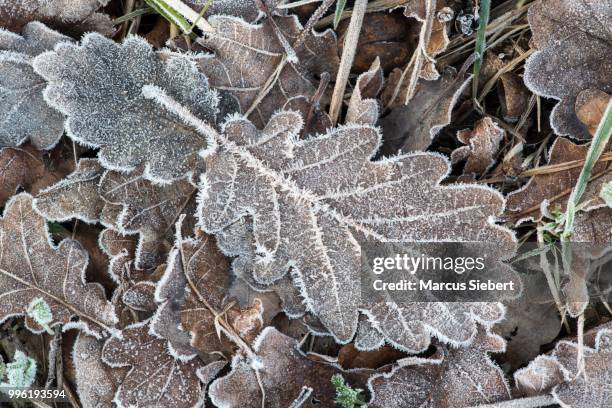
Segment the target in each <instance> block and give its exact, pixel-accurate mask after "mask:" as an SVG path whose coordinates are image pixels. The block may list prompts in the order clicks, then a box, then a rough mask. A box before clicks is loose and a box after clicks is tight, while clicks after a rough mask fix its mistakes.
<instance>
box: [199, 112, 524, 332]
mask: <svg viewBox="0 0 612 408" xmlns="http://www.w3.org/2000/svg"><path fill="white" fill-rule="evenodd" d="M300 128H301V118H300V116H299V115H298V114H296V113H292V112H280V113H277V114H276V115H274V116H273V117H272V119H271V120H270V122H269V123H268V125H267V126H266V128H265V129H264V130H263V131H262V132H260V131H258V130H257V129H256V128H255V127H254V125H253V124H252V123H250V122H249V121H248V120H246V119H244V118H240V117H234V118H232V119H230V120H229V121H228V122H226V123H225V126H224V134H223V135H219V134H217V135H215V136H214V137H216V138H218V140H219V146H220V147H219V150H218V151H217V152H216V153H215V154H213V155H210V156H208V157H207V158H206V168H207V171H206V174H205V175H203V177H202V181H201V185H200V189H201V193H200V202H201V206H200V209H199V217H200V223H201V225H202V227H203V229H204V230H205V231H206V232H208V233H219V232H220V231H222V230H223V229H224V228H226V227H228V226H229V225H231V224H232V223H234V222H235V221H236V220H238V219H241V218H244V217H247V216H252V217H253V218H252V219H253V237H254V242H253V243H252V244H251V245H252V246H253V248H254V250H255V258H254V259H253V274H254V278H255V280H256V281H259V282H260V283H263V284H269V283H273V282H275V281H276V280H278V279H280V278H282V277H283V276H285V275H286V274H287V272H288V269H291V277H292V279H293V282H294V284H295V285H296V286H297V287H298V288H299V289H300V292H301V295H302V297H303V298H304V299H305V304H306V306H307V309H308V310H309V311H311V312H313V313H314V314H315V315H316V316H317V317H318V318H319V319H320V320H321V322H322V323H323V324H324V325H325V326H326V327H327V329H328V330H329V331H330V332H331V333H332V334H333V335H334V336H335V338H336V339H337V340H338V341H340V342H347V341H349V340H350V339H351V338H352V336H353V334H354V333H355V330H356V326H357V317H358V313H357V311H358V308H359V307H360V305H361V300H360V288H359V284H358V282H359V277H358V275H357V274H358V270H359V265H360V260H359V258H360V256H359V248H360V247H359V244H358V239H360V238H361V237H364V236H365V237H373V238H375V239H376V240H399V241H415V240H419V241H428V240H434V241H439V240H452V241H469V240H483V241H493V242H503V243H506V244H508V245H507V246H506V249H507V250H508V253H507V254H505V255H504V254H502V255H501V259H503V258H504V256H510V255H511V252H513V250H512V248H513V246H514V243H513V242H514V238H513V237H512V234H511V233H509V231H507V230H505V229H503V228H499V227H496V226H494V225H492V224H491V223H490V219H491V218H492V217H494V216H495V214H497V213H499V211H500V210H501V209H502V207H503V199H502V197H501V196H500V195H499V194H498V193H495V192H494V191H492V190H489V189H486V188H481V187H472V186H464V187H460V188H457V187H453V188H447V187H441V186H439V185H438V183H439V181H440V180H441V179H442V178H443V177H445V176H446V173H447V171H448V164H447V162H446V161H445V160H444V159H443V158H442V157H440V156H436V155H432V154H414V155H403V156H396V157H394V158H391V159H387V160H384V161H379V162H372V161H370V158H371V157H372V156H373V155H374V154H375V152H376V150H377V149H378V146H379V144H380V135H379V133H378V131H377V130H376V129H375V128H373V127H371V126H365V125H359V126H358V125H351V126H346V127H340V128H338V129H334V130H332V131H330V132H329V133H328V134H326V135H323V136H319V137H315V138H310V139H307V140H305V141H297V140H296V135H297V134H298V132H299V130H300ZM409 192H410V193H409ZM313 243H314V244H313ZM332 253H333V255H331V254H332ZM289 266H291V268H289ZM487 313H488V312H487ZM467 314H468V315H469V316H471V315H472V312H469V313H467ZM498 318H499V317H497V318H496V320H497V319H498ZM467 320H469V319H466V322H467Z"/></svg>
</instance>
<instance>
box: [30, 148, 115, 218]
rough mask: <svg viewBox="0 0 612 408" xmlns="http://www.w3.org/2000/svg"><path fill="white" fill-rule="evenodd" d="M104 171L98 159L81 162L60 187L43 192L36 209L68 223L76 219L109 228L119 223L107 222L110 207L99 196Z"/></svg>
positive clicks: (61, 182) (53, 187) (43, 214)
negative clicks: (105, 218) (103, 215)
mask: <svg viewBox="0 0 612 408" xmlns="http://www.w3.org/2000/svg"><path fill="white" fill-rule="evenodd" d="M104 171H105V170H104V168H103V167H102V166H101V165H100V162H98V160H96V159H81V160H79V162H78V164H77V168H76V169H75V171H74V172H73V173H71V174H69V175H68V176H66V177H65V178H64V179H62V180H60V181H59V182H58V183H56V184H54V185H52V186H50V187H48V188H46V189H44V190H42V191H41V192H39V193H38V195H37V196H36V198H35V199H34V208H35V209H36V211H37V212H39V213H40V214H41V215H42V216H44V217H45V218H46V219H48V220H52V221H59V222H64V221H68V220H70V219H73V218H76V219H79V220H82V221H84V222H87V223H95V222H102V223H103V224H105V225H107V226H112V225H114V224H116V222H117V220H116V219H114V220H103V219H102V218H103V217H102V213H103V210H104V207H105V206H106V205H112V204H108V203H106V202H105V201H104V200H103V199H102V197H101V196H100V193H99V192H98V184H99V183H100V179H101V178H102V175H103V174H104Z"/></svg>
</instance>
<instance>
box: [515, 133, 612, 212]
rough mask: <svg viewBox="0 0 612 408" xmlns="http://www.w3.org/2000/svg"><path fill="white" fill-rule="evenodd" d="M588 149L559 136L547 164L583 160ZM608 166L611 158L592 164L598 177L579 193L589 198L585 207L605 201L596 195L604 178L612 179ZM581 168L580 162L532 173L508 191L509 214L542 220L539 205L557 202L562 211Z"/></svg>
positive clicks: (551, 149) (602, 204) (599, 205)
mask: <svg viewBox="0 0 612 408" xmlns="http://www.w3.org/2000/svg"><path fill="white" fill-rule="evenodd" d="M588 150H589V146H588V145H576V144H574V143H572V142H571V141H570V140H569V139H565V138H562V137H560V138H558V139H557V140H555V142H554V143H553V145H552V146H551V148H550V151H549V153H548V165H553V164H562V163H566V162H572V161H574V160H584V159H585V157H586V154H587V152H588ZM606 151H612V145H609V146H608V148H607V150H606ZM610 166H611V165H610V162H609V161H607V162H599V163H597V164H596V165H595V166H594V167H593V170H592V172H591V177H594V176H597V178H595V179H594V180H592V181H591V182H589V184H588V185H587V188H586V190H585V192H584V194H583V196H582V200H581V201H582V202H587V201H588V202H589V204H588V205H587V206H586V207H584V208H583V209H584V210H585V211H589V210H592V209H595V208H598V207H601V206H604V205H605V203H604V202H603V200H602V199H601V198H600V197H599V191H600V190H601V186H602V185H603V184H604V183H605V182H607V181H610V180H612V172H610V171H609V170H610V168H611V167H610ZM581 170H582V165H580V166H575V167H573V168H571V169H568V170H560V171H557V172H553V173H545V174H540V175H536V176H533V177H532V178H531V179H530V180H529V182H527V184H525V186H523V187H522V188H521V189H520V190H517V191H514V192H512V193H510V194H509V195H508V203H507V212H508V215H509V216H511V217H513V218H515V219H516V220H517V223H521V222H523V221H526V220H534V221H539V220H541V219H542V213H541V206H542V205H547V206H551V205H552V206H559V207H560V210H561V211H565V206H566V204H567V200H568V198H569V195H570V193H571V192H572V189H573V188H574V186H575V185H576V182H577V181H578V176H579V175H580V171H581ZM542 203H544V204H542Z"/></svg>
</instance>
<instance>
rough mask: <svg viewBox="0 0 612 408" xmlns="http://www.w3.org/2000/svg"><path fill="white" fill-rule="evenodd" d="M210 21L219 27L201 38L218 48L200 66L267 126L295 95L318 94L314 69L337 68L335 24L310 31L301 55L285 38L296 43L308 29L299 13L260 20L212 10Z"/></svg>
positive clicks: (317, 72)
mask: <svg viewBox="0 0 612 408" xmlns="http://www.w3.org/2000/svg"><path fill="white" fill-rule="evenodd" d="M271 19H273V22H272V20H271ZM210 24H211V25H212V26H213V27H215V29H216V32H215V33H211V34H209V35H207V36H206V37H203V38H201V39H199V40H198V41H199V43H200V44H201V45H203V46H204V47H206V48H208V49H211V50H213V51H214V54H212V55H208V56H206V55H204V56H202V57H199V58H198V59H197V60H198V63H199V67H200V70H201V71H202V72H203V73H204V74H206V76H207V77H208V80H209V81H210V84H211V86H213V87H215V88H217V89H219V90H222V91H227V92H229V93H230V94H232V95H234V97H235V98H236V99H237V100H238V102H239V104H240V109H241V111H242V113H248V114H249V117H250V118H251V120H253V121H254V122H255V123H257V124H259V125H261V126H263V125H264V124H265V123H266V122H267V121H268V119H269V118H270V116H271V115H272V113H273V112H274V111H276V110H277V109H278V108H279V107H281V106H282V105H284V104H285V102H286V101H287V100H288V99H289V98H292V97H294V96H305V97H310V96H312V95H313V93H314V92H315V91H316V86H315V85H314V77H313V75H320V74H322V73H323V72H327V73H329V74H331V75H332V76H334V75H335V74H336V71H337V66H338V64H339V57H338V50H337V46H336V37H335V35H334V33H333V31H331V30H327V31H325V32H323V33H315V32H313V33H312V34H309V35H307V36H306V38H305V40H304V41H303V42H302V45H301V46H299V47H298V48H297V49H296V50H295V55H286V50H285V47H284V46H283V43H282V41H283V40H284V41H288V42H289V43H292V42H293V41H295V39H296V38H297V36H298V35H299V33H300V32H301V30H302V26H301V24H300V23H299V21H298V20H297V17H296V16H278V15H273V16H270V17H268V18H266V19H265V20H264V21H263V22H262V23H261V24H259V25H252V24H248V23H246V22H245V21H243V20H240V19H236V18H232V17H225V16H212V17H211V18H210ZM275 25H276V26H278V28H279V30H280V32H281V33H282V35H283V37H282V38H283V40H279V37H278V36H277V33H276V32H275V30H274V26H275ZM270 81H273V82H270ZM268 87H269V89H268ZM258 98H259V99H261V100H258ZM255 106H256V107H255Z"/></svg>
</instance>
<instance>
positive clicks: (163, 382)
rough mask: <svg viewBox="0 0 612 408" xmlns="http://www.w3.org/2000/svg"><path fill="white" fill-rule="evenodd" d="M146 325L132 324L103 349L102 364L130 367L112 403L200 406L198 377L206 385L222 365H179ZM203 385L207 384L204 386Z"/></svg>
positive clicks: (195, 363) (216, 363) (109, 341)
mask: <svg viewBox="0 0 612 408" xmlns="http://www.w3.org/2000/svg"><path fill="white" fill-rule="evenodd" d="M148 323H149V321H144V322H140V323H135V324H133V325H131V326H129V327H127V328H125V329H124V330H123V331H122V338H121V339H119V338H110V339H109V340H107V341H106V343H105V344H104V347H103V348H102V360H103V361H104V362H105V363H106V364H108V365H109V366H111V367H130V371H129V372H128V373H127V375H126V376H125V378H124V379H123V381H122V382H121V384H120V385H119V387H118V389H117V392H116V394H115V398H114V399H113V401H114V402H115V404H117V405H118V406H120V407H149V406H172V407H179V408H181V407H185V408H187V407H189V408H190V407H194V406H198V405H200V404H201V401H200V398H201V396H200V394H201V390H202V385H201V384H200V375H202V373H204V372H206V373H207V375H206V378H202V380H206V383H207V382H209V381H210V380H212V378H210V374H211V372H213V375H214V374H216V372H218V371H219V370H221V369H222V368H223V366H224V365H225V362H224V361H222V362H218V361H217V362H212V363H210V364H209V365H206V364H205V363H204V362H202V361H201V360H200V359H197V358H196V359H192V360H191V361H180V360H176V359H175V358H174V357H172V356H171V355H170V354H169V353H168V350H167V347H166V344H167V343H166V342H165V341H164V340H161V339H158V338H157V337H155V336H153V335H151V334H150V333H149V324H148ZM205 385H206V384H205Z"/></svg>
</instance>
